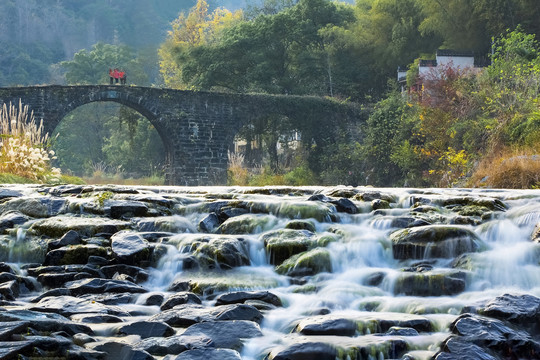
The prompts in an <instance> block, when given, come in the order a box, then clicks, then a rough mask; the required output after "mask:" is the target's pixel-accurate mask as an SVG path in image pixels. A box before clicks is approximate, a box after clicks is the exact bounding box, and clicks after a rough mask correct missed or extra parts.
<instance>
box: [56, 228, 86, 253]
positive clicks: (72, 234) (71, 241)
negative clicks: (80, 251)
mask: <svg viewBox="0 0 540 360" xmlns="http://www.w3.org/2000/svg"><path fill="white" fill-rule="evenodd" d="M81 244H82V239H81V237H80V236H79V233H78V232H76V231H74V230H69V231H68V232H67V233H65V234H64V236H62V237H61V238H60V239H58V240H51V241H49V244H48V246H49V247H48V249H49V251H51V250H54V249H58V248H61V247H63V246H68V245H81Z"/></svg>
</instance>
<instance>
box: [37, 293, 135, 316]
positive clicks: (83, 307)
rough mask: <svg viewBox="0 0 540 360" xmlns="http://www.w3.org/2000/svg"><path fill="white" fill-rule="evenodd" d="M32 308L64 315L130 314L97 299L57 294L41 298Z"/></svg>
mask: <svg viewBox="0 0 540 360" xmlns="http://www.w3.org/2000/svg"><path fill="white" fill-rule="evenodd" d="M29 309H30V310H34V311H39V312H47V313H57V314H60V315H63V316H72V315H79V314H88V313H91V314H108V315H118V316H129V314H128V313H127V312H126V311H124V310H123V309H122V308H121V307H118V306H114V305H105V304H101V303H99V302H96V301H91V300H87V299H83V298H77V297H73V296H55V297H46V298H43V299H41V300H40V301H39V302H37V303H36V304H35V305H32V306H30V307H29Z"/></svg>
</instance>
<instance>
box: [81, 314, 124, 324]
mask: <svg viewBox="0 0 540 360" xmlns="http://www.w3.org/2000/svg"><path fill="white" fill-rule="evenodd" d="M70 319H71V320H73V321H76V322H80V323H84V324H114V323H121V322H123V320H122V319H121V318H120V317H118V316H115V315H108V314H93V313H88V314H74V315H71V316H70Z"/></svg>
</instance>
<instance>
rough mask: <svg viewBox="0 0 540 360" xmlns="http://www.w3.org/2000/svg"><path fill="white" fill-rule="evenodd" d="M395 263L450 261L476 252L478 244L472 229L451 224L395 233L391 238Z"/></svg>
mask: <svg viewBox="0 0 540 360" xmlns="http://www.w3.org/2000/svg"><path fill="white" fill-rule="evenodd" d="M390 239H391V240H392V250H393V254H394V258H395V259H398V260H408V259H424V258H452V257H456V256H459V255H461V254H464V253H467V252H474V251H477V250H478V249H479V247H480V246H479V245H480V243H481V241H480V239H479V238H478V236H477V235H476V234H475V233H474V232H472V231H471V230H469V229H467V228H464V227H459V226H450V225H427V226H418V227H414V228H408V229H402V230H398V231H396V232H394V233H392V234H391V235H390Z"/></svg>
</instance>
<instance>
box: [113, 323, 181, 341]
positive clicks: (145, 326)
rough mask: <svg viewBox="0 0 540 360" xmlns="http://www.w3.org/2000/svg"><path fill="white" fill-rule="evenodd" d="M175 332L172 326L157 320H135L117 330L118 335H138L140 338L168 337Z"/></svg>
mask: <svg viewBox="0 0 540 360" xmlns="http://www.w3.org/2000/svg"><path fill="white" fill-rule="evenodd" d="M175 333H176V331H175V330H174V329H173V328H172V327H170V326H169V325H167V324H165V323H163V322H157V321H136V322H133V323H131V324H128V325H124V326H122V327H120V328H118V330H117V334H119V335H138V336H140V337H141V339H146V338H149V337H168V336H172V335H174V334H175Z"/></svg>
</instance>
